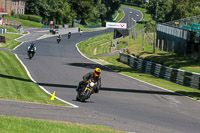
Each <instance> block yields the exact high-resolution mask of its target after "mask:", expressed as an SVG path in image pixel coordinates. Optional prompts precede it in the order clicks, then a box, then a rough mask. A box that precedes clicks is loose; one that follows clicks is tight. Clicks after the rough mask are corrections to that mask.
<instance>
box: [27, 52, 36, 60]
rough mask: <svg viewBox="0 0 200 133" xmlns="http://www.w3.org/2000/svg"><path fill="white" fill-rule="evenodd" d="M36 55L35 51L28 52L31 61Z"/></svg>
mask: <svg viewBox="0 0 200 133" xmlns="http://www.w3.org/2000/svg"><path fill="white" fill-rule="evenodd" d="M34 54H35V51H34V50H30V51H28V57H29V59H31V58H33V56H34Z"/></svg>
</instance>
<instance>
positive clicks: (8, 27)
mask: <svg viewBox="0 0 200 133" xmlns="http://www.w3.org/2000/svg"><path fill="white" fill-rule="evenodd" d="M1 27H2V28H6V29H7V32H13V33H18V30H17V29H16V28H13V27H11V26H1Z"/></svg>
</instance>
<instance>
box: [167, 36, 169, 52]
mask: <svg viewBox="0 0 200 133" xmlns="http://www.w3.org/2000/svg"><path fill="white" fill-rule="evenodd" d="M168 47H169V40H168V39H167V52H168Z"/></svg>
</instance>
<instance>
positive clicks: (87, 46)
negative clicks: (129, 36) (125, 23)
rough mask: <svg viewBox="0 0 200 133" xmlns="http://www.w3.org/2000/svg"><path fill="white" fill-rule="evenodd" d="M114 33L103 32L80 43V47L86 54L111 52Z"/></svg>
mask: <svg viewBox="0 0 200 133" xmlns="http://www.w3.org/2000/svg"><path fill="white" fill-rule="evenodd" d="M112 35H113V33H107V34H103V35H100V36H97V37H94V38H92V39H89V40H86V41H83V42H81V43H80V45H78V46H79V49H80V50H81V51H82V53H83V54H85V55H86V56H92V55H101V54H106V53H110V47H111V40H112Z"/></svg>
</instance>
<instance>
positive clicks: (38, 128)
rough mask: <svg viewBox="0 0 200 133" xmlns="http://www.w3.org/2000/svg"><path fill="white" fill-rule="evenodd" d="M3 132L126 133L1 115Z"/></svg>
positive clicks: (93, 126) (105, 128)
mask: <svg viewBox="0 0 200 133" xmlns="http://www.w3.org/2000/svg"><path fill="white" fill-rule="evenodd" d="M0 130H1V133H108V132H109V133H124V132H121V131H116V130H113V129H110V128H108V127H105V126H95V125H83V124H75V123H69V122H57V121H45V120H37V119H30V118H29V119H25V118H19V117H7V116H0Z"/></svg>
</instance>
